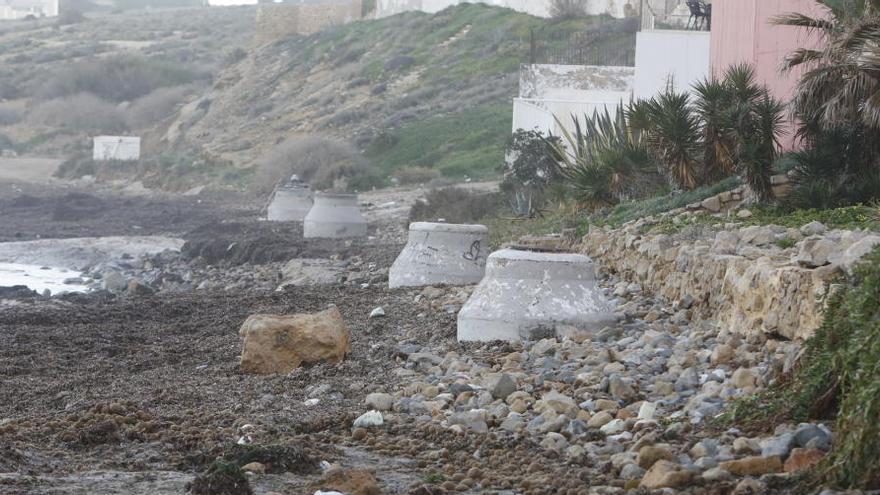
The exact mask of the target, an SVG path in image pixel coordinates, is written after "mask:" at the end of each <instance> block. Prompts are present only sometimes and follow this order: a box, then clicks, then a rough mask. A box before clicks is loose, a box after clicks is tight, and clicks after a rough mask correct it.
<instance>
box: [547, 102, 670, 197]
mask: <svg viewBox="0 0 880 495" xmlns="http://www.w3.org/2000/svg"><path fill="white" fill-rule="evenodd" d="M626 114H627V111H626V109H625V108H624V106H623V105H622V104H621V105H620V106H619V107H618V109H617V112H616V113H615V114H613V115H612V114H611V113H610V112H609V111H608V109H607V108H606V109H605V110H604V111H602V112H598V111H597V112H595V113H594V114H593V115H592V116H589V115H587V116H586V118H585V119H584V121H583V123H582V122H581V121H580V119H578V118H577V117H575V116H572V119H573V120H574V132H573V133H572V132H569V131H568V130H566V129H565V126H563V125H562V123H561V122H559V119H558V118H557V122H559V124H560V126H559V127H560V128H561V129H562V141H560V142H555V143H554V144H553V146H554V147H555V149H556V155H557V156H558V158H559V160H560V162H561V165H562V167H561V171H562V175H563V177H564V178H565V180H566V181H567V182H568V183H569V185H570V187H571V188H572V190H573V191H574V194H575V197H576V199H577V200H578V201H579V202H581V203H582V204H583V205H585V206H587V207H591V208H599V207H603V206H609V205H613V204H617V203H618V202H620V201H621V200H625V199H631V198H635V197H641V196H644V195H645V194H646V193H647V192H648V191H650V190H651V189H652V188H654V187H656V186H657V184H658V183H659V175H658V174H657V166H656V163H655V161H654V160H653V158H652V156H651V154H650V153H649V151H648V148H647V146H646V145H645V142H644V141H643V140H642V139H641V138H640V136H639V135H638V134H637V133H633V132H632V131H631V129H630V127H629V125H627V119H626Z"/></svg>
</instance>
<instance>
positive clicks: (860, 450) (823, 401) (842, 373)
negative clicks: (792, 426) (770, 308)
mask: <svg viewBox="0 0 880 495" xmlns="http://www.w3.org/2000/svg"><path fill="white" fill-rule="evenodd" d="M853 282H854V283H853V285H852V286H846V287H844V288H842V289H840V290H838V291H837V292H836V293H835V294H834V295H833V296H832V297H831V299H830V301H829V303H828V307H827V309H826V312H825V317H824V321H823V323H822V326H821V328H820V329H819V330H818V331H817V332H816V335H815V336H814V337H813V338H811V339H809V340H808V341H807V342H806V344H805V350H804V353H803V355H802V356H801V358H800V359H799V362H798V363H799V366H798V367H797V369H796V370H795V371H794V374H793V376H792V379H791V381H790V383H787V384H786V389H785V390H776V391H773V392H772V393H771V394H773V393H775V394H778V395H779V397H778V399H776V400H777V406H776V408H777V409H782V410H783V411H784V412H785V413H786V414H788V415H790V416H791V417H792V419H794V420H806V419H826V418H831V417H836V418H837V419H836V422H837V425H836V428H835V436H836V438H835V441H834V448H833V450H832V452H831V454H830V455H829V456H828V457H827V458H826V460H825V461H824V463H823V466H822V469H820V470H819V471H818V472H817V474H818V475H819V477H820V478H822V479H823V480H825V481H829V482H831V483H833V484H834V485H836V486H839V487H841V488H860V489H877V488H880V463H878V462H877V459H878V458H880V442H877V439H878V438H880V250H877V251H875V252H874V253H872V254H871V255H870V256H868V257H867V258H866V259H865V260H864V261H863V262H862V263H861V264H860V265H859V267H858V268H857V269H856V270H855V276H854V277H853ZM769 410H773V409H769Z"/></svg>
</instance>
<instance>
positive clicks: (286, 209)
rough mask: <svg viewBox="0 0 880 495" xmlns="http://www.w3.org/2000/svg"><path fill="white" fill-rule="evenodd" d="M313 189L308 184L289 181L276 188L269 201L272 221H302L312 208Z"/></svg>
mask: <svg viewBox="0 0 880 495" xmlns="http://www.w3.org/2000/svg"><path fill="white" fill-rule="evenodd" d="M313 203H314V200H313V199H312V190H311V189H310V188H309V186H308V184H303V183H301V182H299V183H296V182H289V183H286V184H284V185H282V186H280V187H279V188H278V189H276V190H275V194H273V195H272V202H271V203H269V209H268V219H269V221H270V222H302V221H303V220H305V218H306V215H308V213H309V210H311V209H312V204H313Z"/></svg>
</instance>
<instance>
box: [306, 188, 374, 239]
mask: <svg viewBox="0 0 880 495" xmlns="http://www.w3.org/2000/svg"><path fill="white" fill-rule="evenodd" d="M366 235H367V220H366V219H365V218H364V216H363V215H361V211H360V209H358V204H357V195H354V194H332V193H320V192H319V193H316V194H315V203H314V205H312V209H311V210H309V213H308V215H306V218H305V220H303V236H304V237H305V238H306V239H311V238H330V239H345V238H351V237H366Z"/></svg>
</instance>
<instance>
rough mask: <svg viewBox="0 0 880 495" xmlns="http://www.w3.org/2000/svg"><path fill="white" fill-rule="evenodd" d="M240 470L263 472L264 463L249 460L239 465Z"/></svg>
mask: <svg viewBox="0 0 880 495" xmlns="http://www.w3.org/2000/svg"><path fill="white" fill-rule="evenodd" d="M241 470H242V471H245V472H248V473H255V474H265V473H266V465H265V464H263V463H260V462H251V463H248V464H245V465H244V466H242V467H241Z"/></svg>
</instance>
